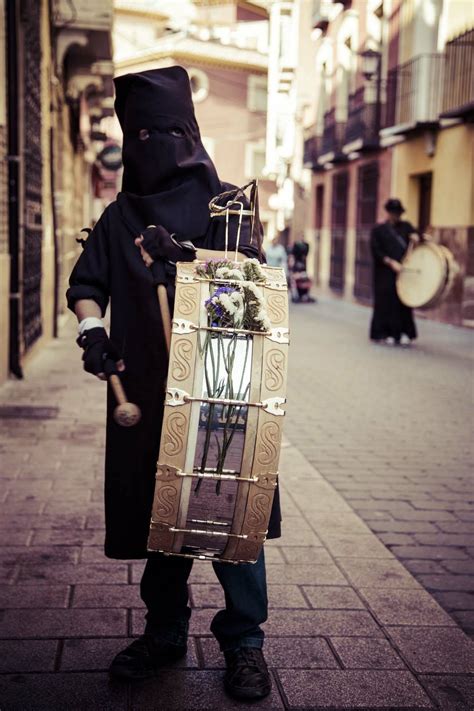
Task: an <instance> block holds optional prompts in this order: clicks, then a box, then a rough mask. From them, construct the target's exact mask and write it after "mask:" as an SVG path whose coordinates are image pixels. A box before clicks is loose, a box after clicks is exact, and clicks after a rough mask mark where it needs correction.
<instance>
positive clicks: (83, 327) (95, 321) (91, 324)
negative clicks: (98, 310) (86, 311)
mask: <svg viewBox="0 0 474 711" xmlns="http://www.w3.org/2000/svg"><path fill="white" fill-rule="evenodd" d="M91 328H104V324H103V321H102V319H100V318H97V316H88V317H87V318H83V319H82V321H81V322H80V323H79V327H78V331H77V332H78V334H79V335H80V336H82V334H83V333H84V331H89V330H90V329H91Z"/></svg>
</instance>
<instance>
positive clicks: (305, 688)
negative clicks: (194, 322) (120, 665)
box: [0, 316, 474, 711]
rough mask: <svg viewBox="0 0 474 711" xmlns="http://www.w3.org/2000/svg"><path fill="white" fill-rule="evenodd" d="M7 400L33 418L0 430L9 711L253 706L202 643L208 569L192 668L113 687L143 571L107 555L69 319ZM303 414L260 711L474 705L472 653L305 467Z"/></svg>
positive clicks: (210, 646) (2, 679) (456, 710)
mask: <svg viewBox="0 0 474 711" xmlns="http://www.w3.org/2000/svg"><path fill="white" fill-rule="evenodd" d="M299 318H300V317H299V316H297V317H296V319H297V320H298V319H299ZM315 318H316V317H315ZM293 355H296V357H298V358H299V351H296V350H295V351H294V354H293ZM0 405H1V406H6V405H8V406H21V407H26V408H28V409H27V410H25V411H23V413H22V414H23V417H21V418H18V417H16V418H13V417H10V418H8V419H2V420H1V423H2V432H3V437H2V440H3V447H2V449H1V450H0V452H1V458H2V462H1V476H2V478H3V483H4V486H3V491H4V492H5V494H4V495H3V506H2V514H3V515H2V523H1V525H2V527H3V529H4V530H3V531H2V532H3V543H4V545H3V548H2V550H1V562H2V566H1V575H2V586H1V588H2V589H1V592H0V598H1V600H2V602H1V608H2V610H3V612H2V613H1V617H0V639H1V641H0V670H1V672H2V676H0V708H1V709H2V711H30V710H31V711H36V710H39V709H41V710H43V709H44V710H46V709H47V710H48V711H56V709H61V710H63V709H64V710H66V709H67V711H70V710H72V709H77V710H81V711H82V710H85V709H87V711H89V710H90V711H95V710H99V709H100V711H103V710H105V709H113V710H114V711H121V710H122V709H124V710H125V709H127V710H128V709H134V710H136V711H144V710H150V711H151V710H152V709H154V710H156V711H161V710H165V709H166V710H168V709H180V710H183V711H184V710H185V709H186V710H190V711H191V710H194V709H195V710H198V709H200V710H201V709H206V710H211V709H212V710H214V709H217V708H221V709H237V708H241V707H247V706H248V705H246V704H239V703H237V702H234V701H232V700H231V699H229V698H227V697H226V696H225V695H224V692H223V690H222V684H221V677H222V669H223V659H222V657H221V655H220V653H219V651H218V649H217V647H216V644H215V643H214V640H213V638H212V637H211V635H210V633H209V622H210V619H211V617H212V615H213V614H214V612H215V607H216V606H219V605H221V604H222V598H221V593H220V587H219V586H218V585H217V584H216V581H215V578H214V574H213V571H212V568H211V566H209V565H208V564H206V563H196V564H195V566H194V570H193V573H192V584H191V593H192V603H193V607H194V608H195V609H194V612H193V617H192V628H191V632H192V635H193V637H192V640H191V644H190V648H189V653H188V657H187V659H186V662H185V663H184V664H180V665H178V666H177V667H176V666H175V667H174V668H172V669H171V668H170V669H169V670H163V672H162V673H161V674H160V676H159V678H157V679H156V680H153V681H149V682H144V683H140V684H138V685H135V686H133V687H130V688H128V687H127V685H123V684H117V683H112V682H110V681H109V680H108V676H107V673H106V669H107V666H108V664H109V662H110V659H111V657H112V656H113V655H114V654H115V653H116V652H117V651H118V650H119V649H121V648H122V647H123V646H125V644H126V643H127V641H128V639H129V638H130V637H131V636H133V635H138V634H140V633H141V631H142V619H143V609H142V605H141V601H140V597H139V592H138V582H139V580H140V575H141V570H142V568H143V563H142V562H130V563H127V562H123V561H117V562H114V561H110V560H107V559H105V558H104V556H103V553H102V548H101V546H102V539H103V530H102V529H103V518H102V513H103V512H102V450H103V440H104V431H103V418H104V386H103V384H101V383H99V382H98V381H96V380H95V379H93V378H92V377H90V376H88V375H87V374H84V373H83V372H82V370H81V364H80V353H79V351H78V349H77V346H76V345H75V343H74V325H73V323H72V321H70V322H69V323H68V325H67V327H66V329H65V330H64V333H63V334H62V337H61V338H60V339H59V340H58V341H56V342H54V343H52V344H51V345H50V346H49V347H48V348H47V349H45V350H44V351H43V352H42V353H41V354H40V355H39V356H38V357H37V358H36V360H35V361H34V362H33V363H32V364H31V366H30V368H29V369H28V372H27V379H26V380H25V381H23V382H13V381H12V382H10V383H8V384H7V385H6V386H5V387H4V388H3V389H2V390H1V391H0ZM312 406H313V407H317V403H313V405H312ZM35 408H41V410H39V409H35ZM11 414H15V413H13V412H10V415H11ZM16 414H19V413H18V412H17V413H16ZM20 414H21V413H20ZM306 416H307V413H306ZM323 416H324V412H320V418H321V417H323ZM299 417H300V415H298V414H297V408H296V407H295V406H294V405H293V406H292V407H291V408H290V417H289V418H288V420H289V422H288V424H289V427H288V428H287V433H288V435H289V436H290V437H291V438H292V440H293V442H294V443H295V444H298V447H295V446H293V445H292V444H290V443H286V446H285V447H284V448H283V456H282V464H281V486H282V498H283V501H282V508H283V515H284V535H283V538H282V539H279V540H277V541H274V542H269V543H268V544H266V555H267V568H268V579H269V597H270V602H271V612H270V616H269V621H268V623H267V624H266V626H265V628H266V634H267V642H266V646H265V649H266V655H267V658H268V661H269V664H270V666H271V667H272V669H273V671H272V673H273V675H274V688H273V693H272V695H271V697H269V698H268V699H266V700H265V701H264V702H262V703H257V704H252V707H253V708H262V709H282V708H287V709H300V710H301V709H308V711H309V710H310V709H311V710H312V711H317V710H318V709H321V710H322V709H332V710H333V711H338V710H341V711H342V710H343V709H344V710H349V709H359V710H360V709H366V710H369V709H371V710H375V709H392V710H394V711H398V710H400V711H401V710H402V709H405V710H407V711H408V710H409V709H411V710H415V709H441V710H442V711H468V710H472V709H473V708H474V654H473V651H474V645H473V644H472V642H471V641H470V640H469V638H468V637H467V636H466V635H465V634H464V633H463V632H462V631H461V629H460V628H459V627H458V626H457V624H456V622H455V621H454V620H453V619H452V618H451V617H450V616H449V615H448V614H447V613H446V612H445V611H444V610H443V609H442V608H441V607H439V605H438V604H437V603H436V601H435V600H434V599H433V598H432V597H431V595H430V594H429V593H428V592H426V591H425V590H424V588H423V587H422V586H421V585H420V584H419V583H418V582H417V581H416V580H415V579H414V578H413V577H412V575H411V573H409V572H408V571H407V570H406V568H405V567H404V566H403V565H402V564H401V563H400V562H399V561H398V560H397V559H396V558H395V557H394V556H393V554H392V553H391V552H390V551H389V550H388V549H387V548H386V546H385V545H384V544H383V543H382V542H381V541H380V540H379V539H378V538H377V537H376V536H375V534H374V533H373V532H371V530H370V528H369V527H368V526H367V525H366V524H365V523H364V522H363V521H362V519H361V518H360V517H359V515H358V514H356V513H354V511H353V509H352V508H351V507H350V506H349V504H348V503H346V501H345V500H344V499H343V498H342V496H341V495H340V494H339V493H338V492H336V490H335V489H334V488H333V485H332V483H330V482H329V481H328V480H327V478H326V476H324V477H323V476H322V474H321V473H320V472H319V470H318V469H317V468H315V466H314V465H313V464H312V463H310V462H309V461H308V459H307V458H305V456H304V455H303V453H302V450H303V447H302V445H301V443H300V442H299V441H298V442H297V437H296V435H298V432H299V438H301V437H303V436H304V432H303V431H302V429H301V428H298V418H299ZM341 427H342V428H343V425H341ZM299 438H298V439H299ZM307 445H308V446H310V445H311V447H312V448H313V451H314V448H315V446H316V445H315V443H314V442H308V443H307Z"/></svg>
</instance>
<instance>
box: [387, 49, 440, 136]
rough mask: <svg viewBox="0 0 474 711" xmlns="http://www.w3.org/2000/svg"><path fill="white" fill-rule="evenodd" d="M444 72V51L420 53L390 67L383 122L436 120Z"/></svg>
mask: <svg viewBox="0 0 474 711" xmlns="http://www.w3.org/2000/svg"><path fill="white" fill-rule="evenodd" d="M443 76H444V55H443V54H421V55H419V56H418V57H414V58H413V59H410V61H408V62H405V63H404V64H400V65H398V66H397V67H395V68H393V69H390V70H389V72H388V75H387V104H386V111H385V118H384V126H385V127H386V128H388V127H389V126H397V125H399V124H420V123H421V124H423V123H435V122H436V121H437V120H438V117H439V114H440V111H441V100H442V94H443Z"/></svg>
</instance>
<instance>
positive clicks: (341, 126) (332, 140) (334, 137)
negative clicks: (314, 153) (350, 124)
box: [319, 108, 347, 163]
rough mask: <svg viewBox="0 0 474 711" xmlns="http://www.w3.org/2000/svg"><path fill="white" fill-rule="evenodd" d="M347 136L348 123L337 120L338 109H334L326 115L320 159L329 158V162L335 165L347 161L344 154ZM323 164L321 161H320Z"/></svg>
mask: <svg viewBox="0 0 474 711" xmlns="http://www.w3.org/2000/svg"><path fill="white" fill-rule="evenodd" d="M345 135H346V122H345V121H340V120H336V109H335V108H332V109H330V111H327V112H326V113H325V114H324V130H323V135H322V139H321V150H320V154H319V155H320V157H322V158H323V161H322V162H325V160H324V158H325V156H327V161H328V162H331V163H334V162H338V161H341V160H346V159H347V157H346V156H345V155H344V153H343V152H342V146H343V145H344V139H345ZM319 162H320V163H321V160H320V159H319Z"/></svg>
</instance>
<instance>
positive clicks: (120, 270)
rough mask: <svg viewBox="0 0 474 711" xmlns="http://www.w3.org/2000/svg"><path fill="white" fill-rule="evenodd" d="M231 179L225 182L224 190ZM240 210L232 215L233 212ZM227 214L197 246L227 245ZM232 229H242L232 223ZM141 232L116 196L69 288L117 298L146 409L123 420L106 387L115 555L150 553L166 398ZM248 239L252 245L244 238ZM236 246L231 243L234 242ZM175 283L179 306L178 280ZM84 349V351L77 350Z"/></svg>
mask: <svg viewBox="0 0 474 711" xmlns="http://www.w3.org/2000/svg"><path fill="white" fill-rule="evenodd" d="M230 187H231V186H229V185H227V184H222V186H221V191H224V190H228V189H230ZM235 219H236V218H235V217H233V218H232V220H235ZM223 227H224V224H223V220H218V221H216V220H215V219H214V221H212V222H211V221H210V224H209V228H208V230H207V232H206V234H205V235H204V236H203V237H201V238H197V239H194V240H193V242H194V244H195V245H196V246H197V247H202V248H204V249H218V250H223V249H224V230H223ZM230 232H231V233H235V229H232V226H231V230H230ZM136 236H137V235H136V233H135V232H134V231H133V230H132V229H130V227H129V226H128V224H127V222H125V221H124V219H123V216H122V214H121V211H120V209H119V204H118V203H117V202H113V203H112V204H111V205H109V206H108V207H107V209H106V210H105V212H104V213H103V215H102V217H101V218H100V219H99V221H98V222H97V224H96V225H95V227H94V229H93V231H92V232H91V234H90V235H89V237H88V239H87V241H86V244H85V248H84V251H83V252H82V254H81V256H80V257H79V260H78V262H77V264H76V266H75V267H74V270H73V272H72V274H71V278H70V288H69V289H68V292H67V299H68V305H69V307H70V308H71V309H72V310H74V304H75V302H76V301H77V300H78V299H93V300H94V301H96V302H97V303H98V304H99V306H100V308H101V310H102V313H103V314H105V311H106V308H107V304H108V303H109V300H110V306H111V311H110V316H111V326H110V337H111V339H112V341H113V342H114V343H116V344H117V346H118V347H119V349H120V350H121V353H122V355H123V359H124V361H125V365H126V370H125V372H124V373H122V374H121V379H122V382H123V384H124V388H125V391H126V393H127V396H128V398H129V400H130V401H131V402H134V403H136V404H137V405H138V406H139V407H140V409H141V411H142V420H141V422H140V423H139V424H138V425H136V426H135V427H130V428H124V427H120V426H119V425H117V424H116V423H115V421H114V419H113V416H112V415H113V410H114V408H115V406H116V402H115V399H114V397H113V394H112V392H111V391H110V388H109V389H108V395H107V439H106V458H105V515H106V539H105V554H106V556H108V557H109V558H125V559H126V558H145V557H147V555H148V554H147V551H146V544H147V537H148V532H149V525H150V516H151V509H152V502H153V494H154V486H155V473H156V462H157V460H158V453H159V445H160V434H161V424H162V419H163V406H164V383H165V380H166V376H167V370H168V357H167V352H166V346H165V342H164V337H163V326H162V322H161V314H160V309H159V306H158V301H157V297H156V289H155V287H154V286H153V279H152V275H151V273H150V270H149V269H148V268H147V267H146V266H145V264H144V262H143V260H142V258H141V256H140V252H139V250H138V248H137V247H136V246H135V244H134V239H135V237H136ZM249 240H250V226H249V225H246V226H245V228H244V227H243V228H242V234H241V248H239V251H242V252H244V253H246V254H247V255H248V256H250V257H255V256H256V249H255V247H253V246H251V245H250V244H249ZM245 245H246V246H245ZM230 247H231V248H232V243H231V245H230ZM172 279H173V277H172V275H171V274H170V286H169V288H168V292H169V297H170V303H171V308H172V297H173V292H174V287H173V286H172V283H173V282H172ZM78 355H79V354H78ZM279 535H280V507H279V497H278V490H277V492H276V496H275V500H274V505H273V509H272V515H271V520H270V526H269V534H268V537H269V538H276V537H278V536H279Z"/></svg>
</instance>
